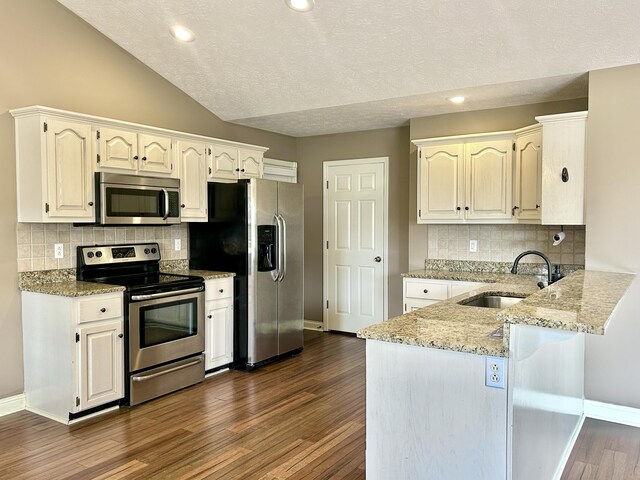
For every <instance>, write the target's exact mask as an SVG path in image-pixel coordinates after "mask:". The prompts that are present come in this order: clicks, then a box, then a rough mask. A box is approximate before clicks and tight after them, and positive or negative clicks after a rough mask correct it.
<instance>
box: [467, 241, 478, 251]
mask: <svg viewBox="0 0 640 480" xmlns="http://www.w3.org/2000/svg"><path fill="white" fill-rule="evenodd" d="M469 251H470V252H471V253H476V252H477V251H478V240H469Z"/></svg>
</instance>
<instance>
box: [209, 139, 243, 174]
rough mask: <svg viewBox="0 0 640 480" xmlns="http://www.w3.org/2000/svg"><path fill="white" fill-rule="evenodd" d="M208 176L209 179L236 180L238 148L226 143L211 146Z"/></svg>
mask: <svg viewBox="0 0 640 480" xmlns="http://www.w3.org/2000/svg"><path fill="white" fill-rule="evenodd" d="M210 168H211V169H210V171H209V177H210V178H211V179H221V180H237V179H238V172H239V168H238V149H237V148H235V147H229V146H227V145H212V146H211V167H210Z"/></svg>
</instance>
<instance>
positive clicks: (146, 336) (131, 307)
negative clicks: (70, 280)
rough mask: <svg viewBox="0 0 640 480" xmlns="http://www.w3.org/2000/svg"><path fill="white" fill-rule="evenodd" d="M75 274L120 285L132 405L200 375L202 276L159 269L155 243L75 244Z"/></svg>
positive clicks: (127, 395) (127, 389)
mask: <svg viewBox="0 0 640 480" xmlns="http://www.w3.org/2000/svg"><path fill="white" fill-rule="evenodd" d="M77 258H78V261H77V266H78V269H77V278H78V280H83V281H87V282H100V283H109V284H113V285H122V286H124V287H125V292H124V312H125V319H124V322H125V323H124V332H125V341H126V345H127V348H125V362H124V363H125V398H124V402H123V404H124V405H137V404H139V403H142V402H145V401H147V400H150V399H152V398H155V397H158V396H160V395H164V394H166V393H169V392H173V391H175V390H178V389H180V388H184V387H187V386H189V385H193V384H195V383H198V382H201V381H202V380H203V379H204V356H203V354H202V352H203V351H204V280H203V279H202V277H197V276H192V275H178V274H172V273H163V272H161V271H160V247H159V246H158V244H157V243H144V244H130V245H97V246H85V247H78V253H77Z"/></svg>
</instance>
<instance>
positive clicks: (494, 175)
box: [465, 140, 513, 220]
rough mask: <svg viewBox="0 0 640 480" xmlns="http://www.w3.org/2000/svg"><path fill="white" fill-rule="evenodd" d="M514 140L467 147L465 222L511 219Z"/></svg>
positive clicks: (472, 144) (470, 144)
mask: <svg viewBox="0 0 640 480" xmlns="http://www.w3.org/2000/svg"><path fill="white" fill-rule="evenodd" d="M512 145H513V144H512V142H511V140H494V141H487V142H478V143H468V144H466V146H465V176H466V189H465V193H466V195H465V198H466V201H465V218H466V219H468V220H497V219H511V207H512V205H511V195H512V194H511V174H512V173H511V172H512V154H511V152H512Z"/></svg>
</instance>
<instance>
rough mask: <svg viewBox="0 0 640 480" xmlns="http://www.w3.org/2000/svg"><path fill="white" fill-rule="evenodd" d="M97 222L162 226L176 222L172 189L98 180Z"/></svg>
mask: <svg viewBox="0 0 640 480" xmlns="http://www.w3.org/2000/svg"><path fill="white" fill-rule="evenodd" d="M98 196H99V206H100V223H101V224H103V225H122V224H124V225H145V224H147V225H162V224H175V223H180V193H179V190H178V189H176V188H168V187H167V188H165V187H157V186H146V185H123V184H116V183H100V192H99V195H98Z"/></svg>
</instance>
